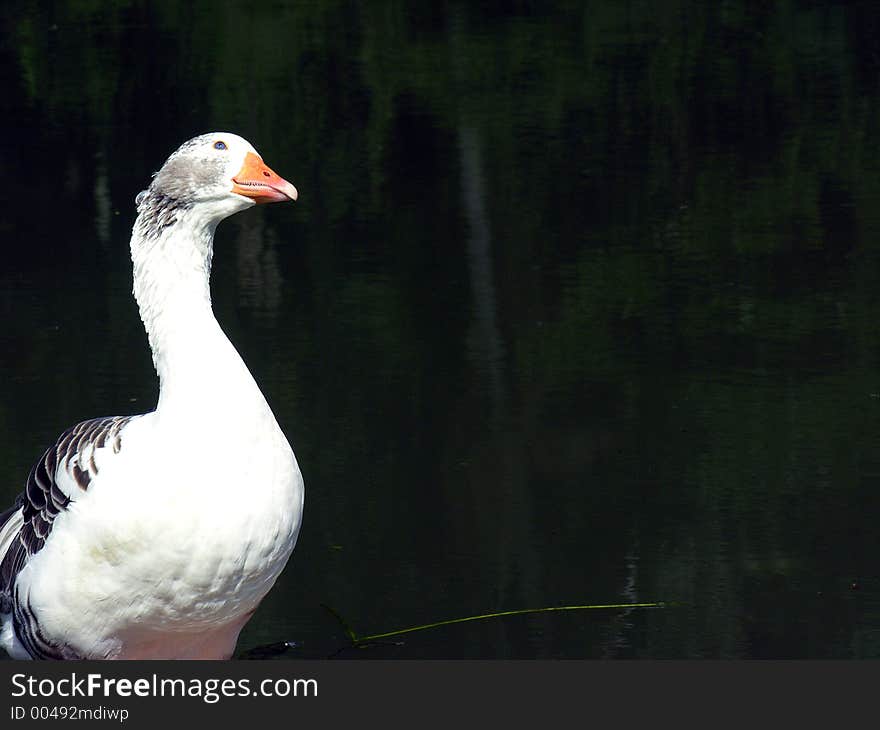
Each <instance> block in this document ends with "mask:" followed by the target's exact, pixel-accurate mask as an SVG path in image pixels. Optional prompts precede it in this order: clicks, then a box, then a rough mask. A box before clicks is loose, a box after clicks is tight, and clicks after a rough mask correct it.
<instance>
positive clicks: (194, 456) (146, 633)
mask: <svg viewBox="0 0 880 730" xmlns="http://www.w3.org/2000/svg"><path fill="white" fill-rule="evenodd" d="M294 199H296V190H295V189H294V187H293V186H292V185H291V184H290V183H288V182H287V181H285V180H283V179H282V178H280V177H279V176H278V175H276V174H275V173H274V172H272V170H271V169H269V168H268V167H266V165H265V164H264V163H263V161H262V159H261V158H260V157H259V155H258V154H257V153H256V151H255V150H254V149H253V147H252V146H251V145H250V144H249V143H248V142H247V141H246V140H244V139H242V138H240V137H238V136H236V135H233V134H230V133H213V134H208V135H202V136H200V137H196V138H195V139H193V140H190V141H189V142H186V143H185V144H184V145H182V146H181V147H180V148H179V149H178V150H177V151H176V152H175V153H174V154H173V155H172V156H171V157H169V159H168V160H167V161H166V163H165V164H164V165H163V167H162V168H161V169H160V170H159V172H158V173H156V175H155V176H154V178H153V181H152V183H151V185H150V187H149V189H148V190H146V191H144V192H143V193H141V194H140V195H139V196H138V201H137V202H138V217H137V219H136V221H135V224H134V228H133V231H132V238H131V256H132V262H133V267H134V295H135V299H136V300H137V303H138V307H139V310H140V314H141V318H142V320H143V322H144V326H145V329H146V331H147V335H148V338H149V342H150V347H151V350H152V353H153V362H154V365H155V367H156V371H157V373H158V376H159V384H160V388H159V399H158V403H157V406H156V409H155V410H154V411H152V412H150V413H146V414H142V415H136V416H121V417H111V418H99V419H94V420H91V421H85V422H83V423H80V424H77V425H76V426H74V427H73V428H71V429H68V431H65V432H64V433H63V434H62V435H61V437H59V439H58V440H57V442H56V443H55V444H53V445H52V446H50V447H49V449H48V450H47V451H46V452H45V454H44V455H43V457H42V458H41V459H40V460H39V461H38V462H37V464H36V465H35V466H34V468H33V469H32V470H31V473H30V475H29V476H28V479H27V482H26V485H25V489H24V491H23V492H22V494H21V495H20V496H19V497H18V499H17V500H16V502H15V504H14V505H13V506H12V507H11V508H10V509H9V510H7V511H6V512H5V513H3V514H2V515H0V620H2V629H0V646H2V648H4V649H5V650H6V651H7V652H8V653H9V654H10V655H11V656H12V657H14V658H22V659H24V658H54V659H82V658H90V659H94V658H99V659H100V658H107V659H148V658H181V659H196V658H228V657H229V656H231V654H232V652H233V650H234V648H235V644H236V640H237V638H238V634H239V632H240V631H241V629H242V627H243V626H244V625H245V623H246V622H247V621H248V619H249V618H250V617H251V615H252V614H253V612H254V611H255V610H256V608H257V606H258V605H259V603H260V601H261V600H262V598H263V597H264V596H265V595H266V593H267V592H268V591H269V589H270V588H271V587H272V585H273V584H274V582H275V580H276V578H277V577H278V575H279V574H280V572H281V570H282V569H283V568H284V566H285V564H286V562H287V560H288V557H289V556H290V553H291V551H292V550H293V547H294V544H295V543H296V538H297V534H298V532H299V527H300V520H301V516H302V505H303V481H302V476H301V474H300V470H299V467H298V465H297V462H296V458H295V457H294V454H293V451H292V449H291V447H290V445H289V444H288V441H287V439H286V438H285V436H284V434H283V432H282V431H281V428H280V427H279V426H278V424H277V422H276V420H275V417H274V416H273V414H272V411H271V409H270V407H269V405H268V404H267V402H266V399H265V398H264V397H263V395H262V393H261V392H260V389H259V387H258V386H257V384H256V383H255V382H254V379H253V377H252V376H251V374H250V372H249V371H248V369H247V367H246V366H245V364H244V362H243V361H242V359H241V357H240V356H239V354H238V353H237V352H236V350H235V348H234V347H233V345H232V344H231V343H230V342H229V340H228V338H227V337H226V336H225V334H224V333H223V331H222V330H221V328H220V325H219V324H218V323H217V320H216V319H215V318H214V315H213V312H212V309H211V299H210V289H209V276H210V268H211V257H212V255H213V237H214V230H215V228H216V226H217V224H218V223H219V222H220V221H221V220H222V219H223V218H226V217H227V216H229V215H232V214H233V213H235V212H237V211H239V210H243V209H245V208H248V207H251V206H253V205H254V204H255V203H265V202H275V201H284V200H294Z"/></svg>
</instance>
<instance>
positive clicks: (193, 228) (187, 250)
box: [131, 209, 268, 419]
mask: <svg viewBox="0 0 880 730" xmlns="http://www.w3.org/2000/svg"><path fill="white" fill-rule="evenodd" d="M174 217H175V218H176V220H175V221H174V222H172V223H170V224H168V225H166V226H165V227H164V228H161V229H160V228H159V227H158V226H155V225H154V226H153V228H152V229H149V228H148V226H147V221H146V220H144V218H143V217H142V216H138V219H137V221H136V222H135V225H134V231H133V235H132V239H131V257H132V262H133V264H134V296H135V299H136V300H137V304H138V308H139V309H140V314H141V319H142V320H143V323H144V327H145V328H146V330H147V336H148V338H149V341H150V348H151V349H152V352H153V364H154V365H155V367H156V372H157V373H158V375H159V402H158V405H157V407H156V412H157V414H159V415H162V414H163V413H168V412H170V411H174V412H175V413H177V412H179V411H180V410H184V411H186V412H187V415H188V418H189V419H192V418H193V417H197V416H199V415H202V416H204V417H205V418H206V419H214V418H216V417H217V415H218V414H219V413H221V412H223V411H226V412H227V413H234V414H236V417H238V418H241V417H242V416H244V417H245V418H247V415H248V414H251V413H252V414H254V415H255V416H256V415H257V412H258V413H259V417H264V416H265V413H266V411H268V405H266V401H265V399H264V398H263V396H262V393H260V391H259V388H257V385H256V383H255V382H254V380H253V378H252V377H251V374H250V372H249V371H248V369H247V367H246V366H245V364H244V362H243V361H242V359H241V357H240V356H239V355H238V353H237V352H236V350H235V348H234V347H233V346H232V343H231V342H230V341H229V339H228V338H227V337H226V335H225V334H224V333H223V330H222V329H221V328H220V325H219V324H218V323H217V320H216V319H215V317H214V313H213V311H212V309H211V291H210V283H209V280H210V274H211V257H212V254H213V243H214V229H215V228H216V221H213V220H205V219H203V218H200V217H199V216H198V215H197V214H196V211H195V210H193V209H184V210H178V211H175V213H174Z"/></svg>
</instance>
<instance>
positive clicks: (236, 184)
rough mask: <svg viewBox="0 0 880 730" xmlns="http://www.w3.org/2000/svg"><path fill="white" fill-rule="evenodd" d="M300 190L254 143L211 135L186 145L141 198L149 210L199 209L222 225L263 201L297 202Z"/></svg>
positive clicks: (233, 136)
mask: <svg viewBox="0 0 880 730" xmlns="http://www.w3.org/2000/svg"><path fill="white" fill-rule="evenodd" d="M296 198H297V192H296V188H295V187H294V186H293V185H291V184H290V183H289V182H288V181H287V180H285V179H284V178H282V177H281V176H280V175H278V174H277V173H276V172H275V171H274V170H272V169H271V168H270V167H269V166H268V165H266V163H265V162H263V158H262V157H260V155H259V153H258V152H257V151H256V150H255V149H254V147H253V145H251V143H250V142H248V141H247V140H246V139H244V138H242V137H239V136H238V135H237V134H232V133H231V132H211V133H209V134H202V135H200V136H198V137H194V138H193V139H191V140H189V141H187V142H184V143H183V144H182V145H181V146H180V147H178V149H177V150H176V151H175V152H174V153H172V155H171V156H170V157H169V158H168V159H167V160H166V161H165V164H164V165H162V167H161V168H160V169H159V171H158V172H157V173H156V174H155V175H154V176H153V180H152V182H151V183H150V187H149V188H148V189H147V190H145V191H144V192H142V193H141V194H140V195H138V197H137V200H136V202H137V206H138V212H141V213H143V212H145V210H147V209H149V208H153V209H156V208H160V209H164V208H168V207H169V206H171V207H173V208H177V209H180V208H186V209H190V210H193V209H198V212H199V215H198V217H199V218H202V219H203V220H208V221H210V222H212V223H214V224H215V225H216V223H218V222H219V221H221V220H223V219H224V218H226V217H227V216H230V215H232V214H233V213H236V212H238V211H240V210H244V209H245V208H250V207H251V206H253V205H257V204H260V203H276V202H283V201H287V200H296Z"/></svg>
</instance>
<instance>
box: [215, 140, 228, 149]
mask: <svg viewBox="0 0 880 730" xmlns="http://www.w3.org/2000/svg"><path fill="white" fill-rule="evenodd" d="M214 149H215V150H225V149H226V142H220V141H218V142H214Z"/></svg>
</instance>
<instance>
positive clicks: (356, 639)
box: [326, 601, 669, 644]
mask: <svg viewBox="0 0 880 730" xmlns="http://www.w3.org/2000/svg"><path fill="white" fill-rule="evenodd" d="M668 605H669V604H668V603H666V602H664V601H660V602H657V603H604V604H595V605H591V606H548V607H546V608H521V609H518V610H515V611H498V612H497V613H483V614H480V615H479V616H465V617H464V618H451V619H447V620H446V621H435V622H434V623H430V624H422V625H421V626H411V627H410V628H407V629H397V630H396V631H386V632H384V633H381V634H371V635H370V636H358V635H357V634H355V632H354V630H353V629H352V628H351V627H350V626H349V625H348V624H347V623H346V622H345V621H343V620H342V617H341V616H340V615H339V614H338V613H336V611H333V610H332V609H331V608H330V607H329V606H326V608H327V609H328V610H329V611H330V612H331V613H332V614H333V615H334V616H336V618H337V620H338V621H339V623H340V624H342V627H343V628H344V629H345V632H346V634H348V637H349V639H351V641H352V643H353V644H366V643H368V642H370V641H376V640H377V639H387V638H389V637H392V636H399V635H400V634H410V633H412V632H413V631H424V630H425V629H433V628H436V627H437V626H448V625H450V624H463V623H465V622H466V621H483V620H485V619H490V618H499V617H501V616H520V615H522V614H527V613H547V612H550V611H584V610H588V609H602V608H606V609H607V608H665V607H666V606H668Z"/></svg>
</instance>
